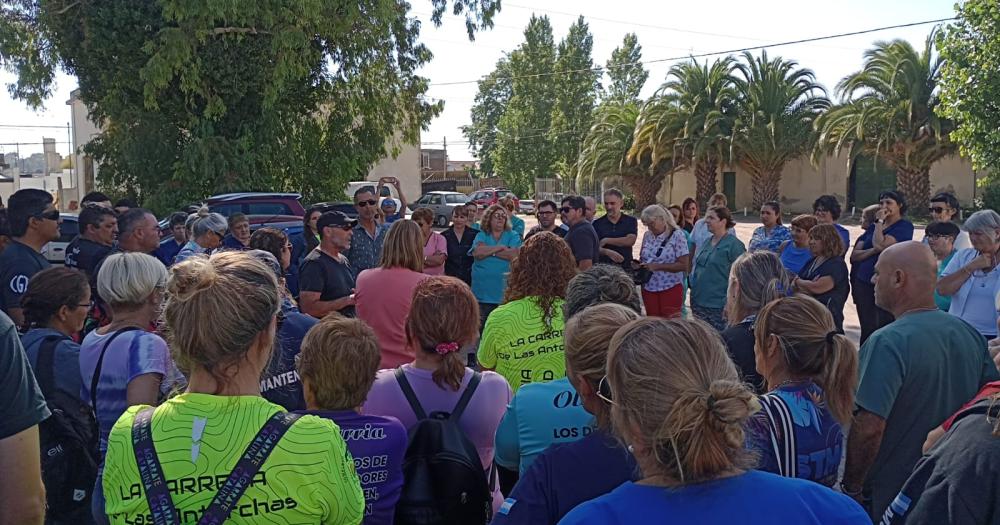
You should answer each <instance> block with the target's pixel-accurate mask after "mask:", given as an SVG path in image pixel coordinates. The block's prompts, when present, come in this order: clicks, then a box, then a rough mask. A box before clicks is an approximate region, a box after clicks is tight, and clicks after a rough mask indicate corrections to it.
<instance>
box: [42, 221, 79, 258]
mask: <svg viewBox="0 0 1000 525" xmlns="http://www.w3.org/2000/svg"><path fill="white" fill-rule="evenodd" d="M59 218H60V219H62V221H61V222H60V223H59V238H58V239H56V240H54V241H51V242H48V243H46V244H45V246H42V257H45V260H47V261H49V263H50V264H54V265H61V264H62V263H63V262H64V261H65V260H66V247H67V246H69V243H70V241H72V240H73V239H74V238H76V236H77V234H78V233H80V223H79V217H78V216H77V215H75V214H72V213H60V214H59Z"/></svg>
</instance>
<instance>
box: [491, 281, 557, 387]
mask: <svg viewBox="0 0 1000 525" xmlns="http://www.w3.org/2000/svg"><path fill="white" fill-rule="evenodd" d="M562 303H563V302H562V300H561V299H557V300H556V301H555V302H554V303H553V306H552V310H553V314H554V316H553V318H552V319H551V327H546V326H545V321H544V319H542V315H543V312H542V309H541V308H539V306H538V303H537V299H536V298H534V297H525V298H524V299H518V300H516V301H511V302H509V303H507V304H503V305H500V306H499V307H497V309H496V310H493V313H491V314H490V317H489V319H487V320H486V326H485V327H484V328H483V337H482V339H481V340H480V341H479V353H478V358H479V363H480V364H481V365H483V367H485V368H490V369H493V370H496V372H497V373H498V374H500V375H502V376H503V377H504V378H505V379H506V380H507V383H508V384H510V388H511V390H512V391H513V392H515V393H516V392H517V389H518V388H520V387H521V385H526V384H528V383H539V382H545V381H552V380H553V379H559V378H561V377H565V376H566V359H565V356H564V354H563V314H562Z"/></svg>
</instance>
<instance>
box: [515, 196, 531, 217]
mask: <svg viewBox="0 0 1000 525" xmlns="http://www.w3.org/2000/svg"><path fill="white" fill-rule="evenodd" d="M517 211H519V212H521V213H524V214H526V215H534V214H535V201H529V200H527V199H525V200H523V201H520V202H519V203H518V210H517Z"/></svg>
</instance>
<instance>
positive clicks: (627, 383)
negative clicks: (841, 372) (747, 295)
mask: <svg viewBox="0 0 1000 525" xmlns="http://www.w3.org/2000/svg"><path fill="white" fill-rule="evenodd" d="M663 341H670V342H671V344H670V351H669V352H664V351H663ZM609 348H610V350H609V355H608V368H607V382H608V386H607V396H606V397H608V398H609V399H610V400H611V423H612V427H613V428H614V430H615V433H616V434H617V435H618V437H619V439H620V440H621V441H622V442H624V443H627V444H628V448H629V450H630V451H631V452H632V455H633V456H635V459H636V462H637V463H638V465H639V470H640V472H641V475H640V476H639V478H640V479H639V480H638V481H636V482H631V481H626V482H625V483H623V484H622V485H621V486H620V487H618V488H617V489H615V490H613V491H611V492H610V493H608V494H606V495H604V496H601V497H599V498H596V499H593V500H590V501H588V502H586V503H582V504H580V505H579V506H577V507H576V508H574V509H573V510H572V511H570V512H569V514H567V515H566V517H564V518H563V519H562V520H561V521H560V522H559V523H560V524H562V525H577V524H589V523H602V524H629V525H645V524H654V523H656V524H658V523H663V520H664V516H669V517H670V520H671V521H673V522H677V523H746V524H758V523H760V524H764V523H795V524H797V525H811V524H817V525H818V524H826V523H838V524H847V525H853V524H859V525H860V524H870V523H871V520H870V519H869V518H868V516H867V514H865V512H864V510H863V509H862V508H861V506H860V505H858V504H857V503H855V502H853V501H851V499H850V498H848V497H847V496H844V495H843V494H838V493H836V492H833V491H832V490H829V489H827V488H826V487H823V486H820V485H819V484H817V483H812V482H810V481H805V480H800V479H791V478H784V477H780V476H776V475H774V474H770V473H767V472H760V471H756V470H751V469H752V467H753V465H754V459H753V456H752V454H751V453H750V452H749V451H748V450H747V449H746V448H745V445H746V443H745V435H744V430H743V429H744V425H745V424H746V422H747V420H748V419H749V418H750V416H751V415H752V414H753V413H755V412H756V411H757V410H758V409H759V408H760V404H759V402H758V401H757V398H756V396H754V395H753V393H752V392H750V390H749V389H747V387H746V385H744V384H743V383H742V382H741V381H740V378H739V375H738V374H737V372H736V367H734V366H733V363H732V361H731V360H730V359H729V355H728V354H727V353H726V348H725V346H724V345H723V344H722V340H721V339H720V338H719V335H718V333H717V332H715V331H714V330H713V329H712V328H711V327H709V326H708V325H706V324H704V323H702V322H699V321H685V320H680V319H660V318H653V317H647V318H644V319H639V320H636V321H632V322H631V323H629V324H627V325H625V326H623V327H622V328H620V329H619V330H618V331H617V332H616V333H615V335H614V337H613V338H612V339H611V343H610V345H609Z"/></svg>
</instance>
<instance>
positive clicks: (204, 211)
mask: <svg viewBox="0 0 1000 525" xmlns="http://www.w3.org/2000/svg"><path fill="white" fill-rule="evenodd" d="M197 213H198V217H208V214H209V213H211V210H209V209H208V206H202V207H201V208H198V212H197Z"/></svg>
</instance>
